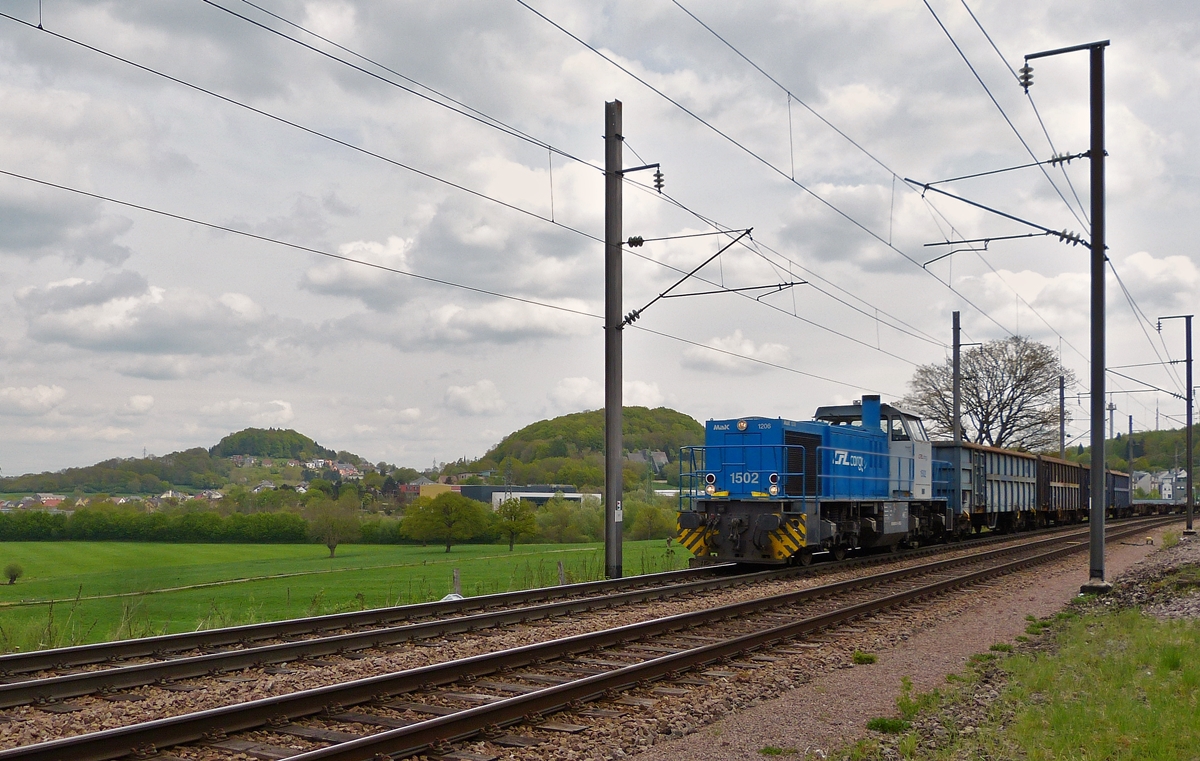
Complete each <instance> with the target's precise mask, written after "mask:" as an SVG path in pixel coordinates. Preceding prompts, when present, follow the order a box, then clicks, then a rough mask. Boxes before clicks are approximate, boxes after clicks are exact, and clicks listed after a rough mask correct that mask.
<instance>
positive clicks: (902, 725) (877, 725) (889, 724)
mask: <svg viewBox="0 0 1200 761" xmlns="http://www.w3.org/2000/svg"><path fill="white" fill-rule="evenodd" d="M911 726H912V722H908V721H905V720H904V719H893V718H890V717H888V716H876V717H875V718H874V719H871V720H870V721H868V722H867V729H870V730H872V731H875V732H883V733H884V734H888V735H898V734H900V733H901V732H904V731H907V730H908V728H909V727H911Z"/></svg>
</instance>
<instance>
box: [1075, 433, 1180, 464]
mask: <svg viewBox="0 0 1200 761" xmlns="http://www.w3.org/2000/svg"><path fill="white" fill-rule="evenodd" d="M1186 434H1187V429H1186V428H1175V429H1172V430H1166V431H1138V432H1136V433H1134V434H1133V469H1134V470H1145V471H1151V472H1157V471H1162V470H1170V469H1172V468H1176V467H1178V468H1182V467H1183V466H1184V463H1185V459H1186V458H1185V455H1184V453H1185V452H1186V451H1187V450H1186V448H1185V444H1186V438H1187V436H1186ZM1128 439H1129V434H1121V433H1118V434H1117V436H1116V438H1114V439H1109V440H1108V442H1107V443H1106V444H1105V447H1104V453H1105V459H1106V460H1107V461H1108V467H1110V468H1113V469H1114V470H1122V471H1128V468H1129V454H1128V452H1129V440H1128ZM1192 445H1193V447H1195V448H1196V449H1200V425H1194V426H1192ZM1091 457H1092V450H1091V447H1083V446H1078V447H1075V448H1074V449H1073V450H1068V452H1067V459H1069V460H1074V461H1075V462H1082V463H1085V464H1086V463H1090V462H1091ZM1198 459H1200V458H1198Z"/></svg>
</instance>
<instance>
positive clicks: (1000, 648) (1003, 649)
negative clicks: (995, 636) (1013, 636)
mask: <svg viewBox="0 0 1200 761" xmlns="http://www.w3.org/2000/svg"><path fill="white" fill-rule="evenodd" d="M988 650H991V651H993V652H997V653H1011V652H1012V650H1013V646H1012V645H1010V644H1008V643H1007V642H997V643H996V644H994V645H992V646H991V647H989V648H988Z"/></svg>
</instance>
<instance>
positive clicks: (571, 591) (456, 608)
mask: <svg viewBox="0 0 1200 761" xmlns="http://www.w3.org/2000/svg"><path fill="white" fill-rule="evenodd" d="M733 567H734V566H733V564H732V563H729V564H722V565H714V566H708V567H705V568H687V569H683V570H680V571H665V572H662V573H653V574H646V575H643V576H629V577H626V578H623V579H603V580H600V581H586V582H580V583H577V584H565V585H558V586H553V587H537V588H535V589H524V590H518V591H515V592H500V593H497V594H490V595H478V596H476V597H465V598H463V599H462V600H439V601H435V602H425V603H415V604H412V605H397V606H392V607H387V608H372V609H370V610H358V611H352V612H346V613H330V614H327V615H323V616H310V617H307V618H292V619H287V620H284V621H270V622H264V623H257V624H245V625H242V626H230V627H224V628H220V629H205V630H203V631H195V632H181V633H179V634H164V635H159V636H155V637H142V638H138V639H126V640H117V641H115V642H99V643H96V644H91V645H75V646H72V647H60V648H55V649H52V650H36V651H32V652H27V653H8V654H5V655H0V674H4V675H7V674H18V673H28V672H31V671H44V670H47V669H55V668H71V667H75V666H86V665H91V664H94V663H102V662H104V661H111V660H120V659H127V658H139V657H150V656H158V657H161V656H162V655H163V654H166V653H175V652H186V651H188V650H195V649H197V648H206V647H223V646H229V645H246V644H247V643H249V642H255V641H260V640H266V639H276V638H282V637H294V636H298V635H303V634H316V633H320V632H325V631H334V630H338V629H349V628H353V627H363V626H379V625H386V624H390V623H394V622H396V621H404V620H411V619H416V618H424V617H427V616H437V615H448V614H455V613H461V612H464V611H471V610H480V609H485V608H493V607H499V606H504V605H514V604H527V603H530V602H535V601H538V600H549V599H555V598H560V597H567V596H572V595H587V594H595V593H602V592H608V591H611V590H614V589H625V588H638V587H643V586H646V585H649V584H659V583H662V584H673V583H676V582H677V581H680V580H683V581H686V580H689V579H692V578H694V577H697V576H701V577H705V576H712V575H717V574H720V573H724V572H729V571H731V570H732V569H733ZM0 610H3V608H0Z"/></svg>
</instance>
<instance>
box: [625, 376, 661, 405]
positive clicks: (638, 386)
mask: <svg viewBox="0 0 1200 761" xmlns="http://www.w3.org/2000/svg"><path fill="white" fill-rule="evenodd" d="M622 385H623V392H622V396H623V397H624V399H623V401H624V405H625V406H626V407H661V406H662V403H663V402H664V401H666V397H665V396H663V393H662V391H659V389H658V384H657V383H647V382H646V381H637V380H635V381H625V383H624V384H622Z"/></svg>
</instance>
